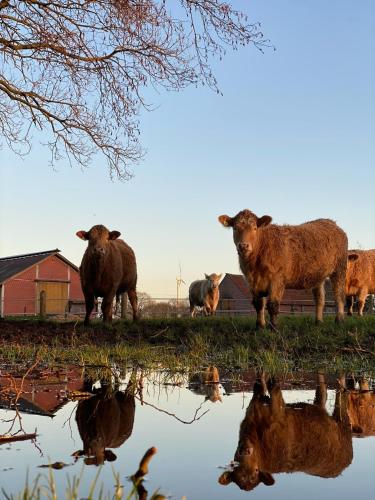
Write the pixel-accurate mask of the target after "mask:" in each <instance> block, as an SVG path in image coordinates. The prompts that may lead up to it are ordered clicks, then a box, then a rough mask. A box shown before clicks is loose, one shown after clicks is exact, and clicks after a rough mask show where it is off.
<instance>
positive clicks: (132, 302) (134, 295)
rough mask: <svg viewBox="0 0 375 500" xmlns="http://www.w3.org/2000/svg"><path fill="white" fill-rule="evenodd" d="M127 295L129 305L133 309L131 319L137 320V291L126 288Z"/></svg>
mask: <svg viewBox="0 0 375 500" xmlns="http://www.w3.org/2000/svg"><path fill="white" fill-rule="evenodd" d="M128 297H129V302H130V305H131V306H132V310H133V321H137V320H138V297H137V292H136V291H135V290H128Z"/></svg>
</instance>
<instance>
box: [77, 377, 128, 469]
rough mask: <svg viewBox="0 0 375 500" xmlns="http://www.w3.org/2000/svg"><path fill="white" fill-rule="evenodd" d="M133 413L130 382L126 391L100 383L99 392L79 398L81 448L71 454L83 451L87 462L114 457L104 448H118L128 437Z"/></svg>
mask: <svg viewBox="0 0 375 500" xmlns="http://www.w3.org/2000/svg"><path fill="white" fill-rule="evenodd" d="M134 414H135V400H134V395H133V393H132V386H128V387H127V389H126V391H125V392H122V391H118V390H115V391H112V389H111V388H110V387H109V386H103V387H102V388H101V389H100V391H99V392H98V394H95V395H94V396H93V397H91V398H90V399H85V400H82V401H79V403H78V406H77V411H76V422H77V426H78V431H79V434H80V436H81V438H82V441H83V450H78V451H76V452H74V453H73V456H75V457H80V456H83V455H85V456H86V458H85V463H86V464H87V465H93V464H95V465H101V464H103V463H104V461H105V460H107V461H109V462H112V461H114V460H116V458H117V457H116V455H115V454H114V453H113V451H111V450H109V449H107V448H119V447H120V446H121V445H122V444H123V443H124V442H125V441H126V440H127V439H128V438H129V437H130V435H131V433H132V431H133V425H134Z"/></svg>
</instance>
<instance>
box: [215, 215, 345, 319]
mask: <svg viewBox="0 0 375 500" xmlns="http://www.w3.org/2000/svg"><path fill="white" fill-rule="evenodd" d="M219 221H220V222H221V224H223V225H224V226H226V227H232V228H233V239H234V244H235V245H236V248H237V252H238V257H239V263H240V268H241V271H242V272H243V274H244V275H245V277H246V279H247V281H248V283H249V286H250V291H251V293H252V295H253V304H254V307H255V309H256V311H257V327H260V328H264V327H265V324H266V323H265V318H264V310H265V305H266V297H268V303H267V308H268V312H269V314H270V319H271V325H273V326H275V324H276V318H277V314H278V312H279V304H280V301H281V299H282V296H283V294H284V290H285V288H295V289H299V290H302V289H309V288H312V289H313V292H314V297H315V304H316V321H317V322H320V321H322V320H323V309H324V300H325V295H324V282H325V280H326V278H328V277H329V278H330V279H331V282H332V288H333V291H334V294H335V299H336V305H337V315H336V321H341V320H342V319H343V317H344V302H345V291H344V288H345V273H346V261H347V249H348V240H347V237H346V234H345V233H344V231H343V230H342V229H340V228H339V227H338V226H337V225H336V224H335V222H333V221H331V220H329V219H318V220H315V221H311V222H306V223H305V224H300V225H298V226H287V225H285V226H278V225H276V224H271V221H272V218H271V217H270V216H269V215H264V216H263V217H257V216H256V215H255V214H254V213H253V212H251V211H250V210H242V211H241V212H239V213H238V214H237V215H236V216H235V217H229V216H228V215H221V216H220V217H219Z"/></svg>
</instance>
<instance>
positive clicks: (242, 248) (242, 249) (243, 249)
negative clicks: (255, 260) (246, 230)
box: [237, 243, 250, 252]
mask: <svg viewBox="0 0 375 500" xmlns="http://www.w3.org/2000/svg"><path fill="white" fill-rule="evenodd" d="M237 248H238V250H239V251H240V252H246V251H247V250H249V248H250V246H249V244H248V243H238V245H237Z"/></svg>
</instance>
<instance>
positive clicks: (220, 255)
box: [0, 0, 375, 297]
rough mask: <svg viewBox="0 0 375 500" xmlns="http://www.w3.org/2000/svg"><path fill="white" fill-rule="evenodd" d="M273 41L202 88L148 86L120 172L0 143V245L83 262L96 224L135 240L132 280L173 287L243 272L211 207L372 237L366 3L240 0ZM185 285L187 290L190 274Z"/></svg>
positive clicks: (233, 58) (1, 249)
mask: <svg viewBox="0 0 375 500" xmlns="http://www.w3.org/2000/svg"><path fill="white" fill-rule="evenodd" d="M235 5H236V6H238V7H239V8H242V10H244V11H245V12H247V13H248V15H249V19H250V21H261V22H262V28H263V31H264V33H265V34H266V36H267V37H268V38H270V39H271V41H272V43H273V44H274V45H275V47H276V49H277V50H276V51H275V52H274V51H273V50H271V49H269V50H266V51H265V53H264V54H261V53H260V52H258V51H257V50H256V49H254V48H253V47H247V48H245V49H241V50H239V51H238V52H231V51H228V52H227V56H226V57H225V59H224V60H223V61H221V62H220V63H219V62H214V63H213V67H214V70H215V72H216V76H217V77H218V80H219V84H220V87H221V90H222V91H223V93H224V96H223V97H221V96H218V95H216V94H214V93H213V92H210V91H209V90H208V89H207V88H205V87H201V88H198V89H196V88H189V89H187V90H185V91H183V92H180V93H167V92H162V93H160V94H150V95H149V96H148V98H149V101H151V102H153V103H154V104H155V105H156V106H157V109H156V110H155V111H153V112H151V113H149V112H143V113H142V115H141V131H142V142H143V145H144V146H145V147H146V149H147V156H146V158H145V160H144V161H143V162H142V164H141V165H139V167H137V168H136V169H135V177H134V178H133V179H132V180H131V181H129V182H126V183H120V182H111V181H110V180H109V176H108V173H107V170H106V166H105V164H104V162H102V161H101V160H100V159H99V157H98V158H97V159H96V160H95V161H94V163H93V164H92V165H91V167H90V169H88V170H86V171H81V170H80V169H79V168H78V167H77V168H71V167H70V166H69V165H68V163H67V162H61V163H60V165H59V167H58V171H53V170H51V168H50V167H49V165H48V151H47V150H45V149H43V148H42V147H41V146H38V145H35V147H34V149H33V151H32V153H31V154H30V155H29V156H28V157H27V158H26V159H24V160H21V159H20V158H18V157H17V156H15V155H14V154H12V153H11V152H10V151H8V150H7V149H6V148H4V149H3V150H1V151H0V166H1V174H0V175H1V177H0V183H1V184H0V210H1V211H0V229H1V239H0V256H6V255H14V254H21V253H27V252H34V251H39V250H47V249H51V248H56V247H58V248H60V249H61V251H62V254H63V255H64V256H65V257H67V258H68V259H70V260H71V261H73V262H74V263H76V264H77V265H78V264H79V263H80V261H81V258H82V255H83V252H84V249H85V245H86V244H85V243H84V242H82V241H81V240H79V239H78V238H77V237H76V236H75V233H76V231H77V230H80V229H85V230H88V229H90V227H91V226H93V225H94V224H104V225H106V226H107V227H108V228H109V229H111V230H113V229H116V230H119V231H120V232H121V233H122V235H123V237H124V239H125V240H126V241H127V242H128V243H129V244H130V245H131V246H132V247H133V248H134V250H135V252H136V255H137V260H138V274H139V286H138V289H139V290H140V291H144V292H148V293H150V294H151V295H153V296H155V297H167V296H174V295H175V293H176V276H177V275H178V272H179V262H180V263H181V267H182V277H183V279H184V280H185V281H186V283H187V285H188V284H189V283H190V282H191V281H193V280H194V279H200V278H203V273H212V272H216V273H225V272H230V273H237V272H239V267H238V262H237V255H236V251H235V248H234V245H233V242H232V236H231V233H230V231H227V230H225V229H224V228H223V227H222V226H221V225H220V224H219V223H218V222H217V216H218V215H220V214H224V213H226V214H228V215H234V214H235V213H237V212H238V211H239V210H241V209H243V208H249V209H251V210H252V211H254V212H255V213H256V214H258V215H264V214H268V215H271V216H272V217H273V219H274V222H276V223H280V224H281V223H290V224H298V223H301V222H304V221H306V220H311V219H315V218H319V217H328V218H332V219H334V220H336V221H337V222H338V224H339V225H340V226H341V227H342V228H343V229H344V230H345V231H346V232H347V234H348V237H349V245H350V247H358V246H361V247H362V248H375V59H374V54H375V34H374V26H375V2H374V1H373V0H360V1H358V0H330V1H326V0H304V1H301V0H284V1H280V0H249V1H245V0H242V1H236V2H235ZM181 294H182V295H183V296H184V295H187V286H182V288H181Z"/></svg>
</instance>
